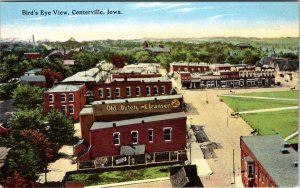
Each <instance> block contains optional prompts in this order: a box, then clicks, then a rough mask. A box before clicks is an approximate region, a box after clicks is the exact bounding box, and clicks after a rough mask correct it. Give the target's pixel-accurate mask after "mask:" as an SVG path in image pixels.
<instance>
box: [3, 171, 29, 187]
mask: <svg viewBox="0 0 300 188" xmlns="http://www.w3.org/2000/svg"><path fill="white" fill-rule="evenodd" d="M4 187H5V188H10V187H16V188H18V187H35V182H34V181H30V180H26V179H25V178H24V177H23V176H22V175H21V174H20V173H19V172H17V171H15V172H14V173H13V174H12V175H11V176H9V177H7V178H6V181H5V184H4Z"/></svg>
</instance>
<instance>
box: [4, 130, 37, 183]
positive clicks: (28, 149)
mask: <svg viewBox="0 0 300 188" xmlns="http://www.w3.org/2000/svg"><path fill="white" fill-rule="evenodd" d="M0 145H4V146H6V147H8V148H11V150H10V151H9V153H8V155H7V159H6V163H5V166H4V167H3V168H4V169H3V177H2V178H5V177H8V176H11V175H12V174H13V173H15V172H16V171H17V172H19V173H20V174H21V175H22V176H23V177H24V178H25V179H27V180H33V181H35V180H37V179H38V174H39V169H40V168H41V163H40V159H39V155H38V152H37V151H36V150H35V149H34V148H33V147H32V146H31V145H30V144H29V143H28V142H25V141H22V140H21V139H20V138H19V137H17V135H13V134H10V135H9V136H6V137H0Z"/></svg>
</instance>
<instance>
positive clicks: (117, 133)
mask: <svg viewBox="0 0 300 188" xmlns="http://www.w3.org/2000/svg"><path fill="white" fill-rule="evenodd" d="M113 137H114V144H115V145H120V133H119V132H115V133H114V134H113Z"/></svg>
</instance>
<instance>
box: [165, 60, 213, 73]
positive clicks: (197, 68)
mask: <svg viewBox="0 0 300 188" xmlns="http://www.w3.org/2000/svg"><path fill="white" fill-rule="evenodd" d="M180 71H185V72H198V73H205V72H209V71H210V68H209V65H208V64H207V63H186V62H184V63H180V62H173V63H171V64H170V72H171V73H172V72H180Z"/></svg>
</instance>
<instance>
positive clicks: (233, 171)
mask: <svg viewBox="0 0 300 188" xmlns="http://www.w3.org/2000/svg"><path fill="white" fill-rule="evenodd" d="M232 156H233V163H232V165H233V184H235V167H234V149H233V153H232Z"/></svg>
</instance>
